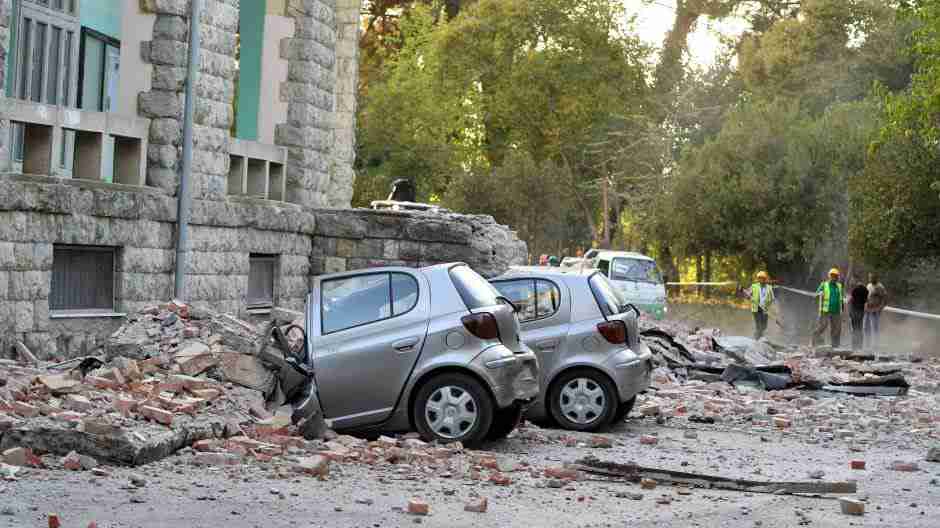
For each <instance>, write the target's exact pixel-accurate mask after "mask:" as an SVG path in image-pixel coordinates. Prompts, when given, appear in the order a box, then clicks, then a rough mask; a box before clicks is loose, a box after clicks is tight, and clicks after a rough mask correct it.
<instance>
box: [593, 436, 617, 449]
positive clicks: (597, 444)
mask: <svg viewBox="0 0 940 528" xmlns="http://www.w3.org/2000/svg"><path fill="white" fill-rule="evenodd" d="M613 446H614V443H613V441H612V440H611V439H610V438H607V437H606V436H600V435H595V436H592V437H591V447H594V448H599V449H609V448H611V447H613Z"/></svg>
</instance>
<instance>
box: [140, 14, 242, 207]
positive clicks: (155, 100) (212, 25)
mask: <svg viewBox="0 0 940 528" xmlns="http://www.w3.org/2000/svg"><path fill="white" fill-rule="evenodd" d="M141 5H142V7H143V8H144V9H145V10H147V11H148V12H151V13H154V14H156V20H155V22H154V28H153V40H152V41H150V43H149V45H148V46H145V50H144V54H145V56H147V57H148V58H149V60H150V63H151V64H152V65H153V74H152V80H151V90H150V91H149V92H144V93H141V94H140V96H139V100H138V111H139V113H140V114H141V115H142V116H143V117H148V118H150V119H151V120H152V121H151V125H150V147H149V152H148V153H147V162H148V169H147V183H148V185H153V186H155V187H158V188H160V189H164V190H167V191H174V192H175V189H176V186H177V185H178V174H179V172H180V165H181V163H182V139H183V109H184V102H185V99H184V89H185V83H186V72H187V63H188V60H189V16H188V15H189V10H190V2H189V0H165V1H159V2H158V1H149V0H148V1H144V2H142V3H141ZM237 30H238V0H203V6H202V15H201V25H200V42H201V49H200V54H199V76H198V78H197V82H196V86H195V87H194V91H195V95H196V103H195V104H196V106H195V109H194V128H193V173H192V195H193V197H194V198H203V199H216V200H221V199H224V198H225V188H226V178H227V176H228V170H229V147H230V144H231V136H230V128H231V126H232V122H233V120H234V114H233V106H232V103H233V100H234V96H235V75H236V73H237V67H238V64H237V61H236V60H235V47H236V32H237Z"/></svg>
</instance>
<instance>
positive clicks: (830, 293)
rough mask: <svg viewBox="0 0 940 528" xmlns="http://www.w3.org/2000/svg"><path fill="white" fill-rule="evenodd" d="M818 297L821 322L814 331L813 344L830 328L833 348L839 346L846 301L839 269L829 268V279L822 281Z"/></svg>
mask: <svg viewBox="0 0 940 528" xmlns="http://www.w3.org/2000/svg"><path fill="white" fill-rule="evenodd" d="M816 297H818V298H819V322H818V324H817V325H816V331H815V332H813V346H816V345H817V344H818V343H819V338H820V337H822V335H823V333H824V332H825V331H826V327H828V328H829V342H830V344H832V348H839V345H840V344H841V342H842V313H843V311H844V310H843V308H844V303H845V292H844V289H843V287H842V283H841V282H839V269H838V268H832V269H831V270H829V280H827V281H823V282H822V283H820V285H819V288H816Z"/></svg>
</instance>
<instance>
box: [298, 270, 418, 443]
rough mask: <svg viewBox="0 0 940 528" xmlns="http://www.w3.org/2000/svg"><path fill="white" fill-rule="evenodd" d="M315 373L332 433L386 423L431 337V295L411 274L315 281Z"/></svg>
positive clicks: (370, 274)
mask: <svg viewBox="0 0 940 528" xmlns="http://www.w3.org/2000/svg"><path fill="white" fill-rule="evenodd" d="M311 298H312V299H314V301H315V302H316V303H317V306H315V307H314V310H313V312H314V313H313V317H312V318H311V319H312V320H311V326H312V327H313V328H312V330H313V332H312V338H311V339H312V347H311V348H312V349H313V351H314V354H313V368H314V372H315V373H316V381H317V387H318V389H319V395H320V402H321V405H322V406H323V410H324V414H325V415H326V417H327V418H329V419H331V420H333V423H334V427H336V428H349V427H357V426H361V425H366V424H374V423H379V422H382V421H384V420H385V419H386V418H388V417H389V416H390V415H391V413H392V411H393V410H394V409H395V405H396V403H397V402H398V399H399V396H400V395H401V393H402V390H403V388H404V386H405V384H406V383H407V381H408V378H409V376H410V375H411V371H412V369H413V368H414V365H415V363H416V362H417V361H418V358H419V357H420V355H421V350H422V348H423V346H424V342H425V336H426V335H427V330H428V316H429V312H430V289H429V285H428V284H427V281H426V279H425V278H424V276H422V275H421V274H418V273H413V272H411V271H405V270H402V271H382V272H365V271H364V272H363V273H353V274H344V275H340V276H335V277H328V278H323V279H316V280H315V281H314V286H313V289H312V292H311Z"/></svg>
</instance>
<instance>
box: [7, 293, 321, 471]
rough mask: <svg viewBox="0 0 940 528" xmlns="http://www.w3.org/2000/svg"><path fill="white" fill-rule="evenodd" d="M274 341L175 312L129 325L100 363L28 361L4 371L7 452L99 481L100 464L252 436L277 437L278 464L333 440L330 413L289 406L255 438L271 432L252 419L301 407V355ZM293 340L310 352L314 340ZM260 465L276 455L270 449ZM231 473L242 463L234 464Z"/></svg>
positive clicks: (204, 315) (180, 309) (149, 312)
mask: <svg viewBox="0 0 940 528" xmlns="http://www.w3.org/2000/svg"><path fill="white" fill-rule="evenodd" d="M278 314H280V315H279V317H283V316H286V315H285V314H287V315H289V316H291V317H293V316H295V315H296V313H289V312H288V311H285V310H280V311H278ZM294 323H296V321H294V320H292V321H291V324H294ZM269 330H270V326H268V327H265V328H256V327H255V326H253V325H251V324H249V323H246V322H244V321H240V320H238V319H237V318H234V317H232V316H230V315H219V314H215V313H212V312H211V311H208V310H191V309H190V308H189V307H188V306H186V305H185V304H182V303H180V302H178V301H174V302H171V303H167V304H165V305H162V306H155V307H149V308H147V309H145V310H143V311H142V312H140V313H137V314H133V315H131V316H129V317H128V318H127V320H126V322H125V324H124V325H123V326H121V328H120V329H118V330H117V331H116V332H114V334H112V336H111V337H110V339H109V340H108V341H107V342H106V343H105V344H104V346H103V348H102V350H104V354H103V355H102V356H99V357H91V356H90V357H85V358H77V359H75V360H70V361H67V362H63V363H58V364H39V363H38V362H36V363H34V362H32V361H31V359H29V358H28V357H27V358H26V359H27V360H26V361H23V358H24V357H25V354H24V353H23V352H22V350H21V351H20V352H19V355H20V359H21V362H19V363H17V362H13V361H3V362H0V379H2V380H4V384H3V385H2V386H0V449H4V450H10V449H14V451H13V452H12V454H13V455H15V456H14V457H13V460H15V461H17V462H23V454H22V453H23V452H21V451H16V449H18V448H26V447H29V448H31V449H33V450H35V451H36V453H41V454H43V456H45V455H46V454H48V455H58V456H60V457H64V458H62V459H61V460H59V459H57V460H56V463H55V464H54V465H60V464H61V465H64V466H67V467H69V468H70V469H72V468H78V467H82V468H85V469H87V468H88V467H89V466H90V465H91V463H90V460H101V461H106V462H110V463H117V464H127V465H139V464H146V463H149V462H152V461H155V460H159V459H161V458H164V457H166V456H169V455H171V454H173V453H175V452H176V451H178V450H180V449H181V448H184V447H187V446H190V445H193V444H194V443H196V442H198V441H201V440H215V439H222V438H226V437H230V436H238V435H242V436H244V435H245V434H246V432H249V433H248V434H249V436H251V439H253V440H257V441H259V442H260V443H262V444H267V443H273V442H270V438H271V437H272V436H273V437H276V438H277V440H278V442H280V443H274V444H275V447H277V448H278V449H276V451H277V453H276V454H278V455H280V454H281V451H282V450H281V449H280V448H281V447H283V446H284V445H286V444H288V443H290V442H291V441H294V442H297V441H300V442H303V439H302V438H301V436H300V435H301V434H303V435H306V436H307V438H308V439H314V438H316V437H323V436H324V435H326V434H327V432H328V428H327V427H326V425H325V424H324V423H323V417H322V413H320V410H319V403H318V402H315V405H314V404H310V403H307V404H306V405H307V406H308V407H309V408H306V407H305V408H304V409H302V410H301V412H293V413H292V411H291V407H290V405H288V406H287V410H286V411H285V413H282V414H278V415H276V416H274V420H273V421H271V422H270V423H268V426H269V428H268V429H263V428H257V427H254V426H255V425H256V424H259V423H261V422H260V421H259V419H258V418H256V416H255V415H257V414H258V413H256V412H252V409H255V410H258V409H261V410H265V411H264V413H265V414H268V416H267V417H270V416H271V414H270V413H269V410H274V409H276V408H278V407H279V406H281V405H283V404H285V403H291V402H285V401H284V399H285V398H284V396H283V393H284V390H282V387H281V386H280V375H281V374H282V372H283V370H284V368H285V365H287V364H286V363H285V362H284V361H283V358H284V357H285V356H286V355H289V354H295V353H296V352H297V351H299V350H300V347H299V346H298V347H297V348H292V349H291V350H286V351H285V350H282V349H281V348H280V347H279V345H278V343H277V342H276V341H275V340H272V339H271V338H270V336H269V334H268V331H269ZM293 332H294V333H296V334H300V339H299V341H300V343H302V340H303V339H302V336H303V334H302V332H299V331H296V329H295V330H293ZM288 333H289V334H290V331H289V332H288ZM286 342H287V343H288V344H287V346H292V345H290V340H289V339H288V340H286ZM294 345H297V340H296V339H295V342H294ZM263 350H267V351H268V352H267V354H268V355H269V356H277V357H279V358H281V363H280V364H270V363H268V362H266V361H264V358H263V357H261V356H259V355H258V354H259V352H261V351H263ZM23 363H27V364H28V366H24V365H23ZM287 368H291V367H290V366H289V365H288V366H287ZM298 376H300V380H299V381H298V377H297V376H292V377H290V382H291V384H292V385H291V387H290V390H291V391H293V392H294V393H296V392H297V390H296V386H297V385H298V384H303V382H304V380H306V379H307V378H306V377H305V376H304V374H303V373H301V374H298ZM277 394H281V396H280V400H278V397H276V395H277ZM314 400H315V398H314ZM292 414H294V415H296V420H292ZM285 416H286V420H282V418H284V417H285ZM294 421H297V422H303V423H301V424H300V426H298V424H296V423H293V422H294ZM275 426H276V427H275ZM290 438H293V439H295V440H287V439H290ZM18 453H19V454H18ZM248 454H249V456H250V455H252V454H257V455H258V456H259V457H262V458H263V457H264V456H270V455H271V453H269V452H266V451H264V449H249V452H248ZM81 457H90V459H89V458H84V459H83V458H81ZM35 458H36V459H37V460H38V458H39V457H35ZM201 460H202V461H210V462H218V461H219V460H221V458H219V457H214V458H213V457H202V459H201ZM6 462H7V464H9V465H23V464H14V463H13V462H10V461H9V460H7V461H6ZM231 462H232V459H231V458H230V457H228V458H226V459H225V461H224V463H225V464H228V463H231ZM33 465H35V464H33ZM210 465H218V464H215V463H213V464H210ZM223 465H224V464H223Z"/></svg>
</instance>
